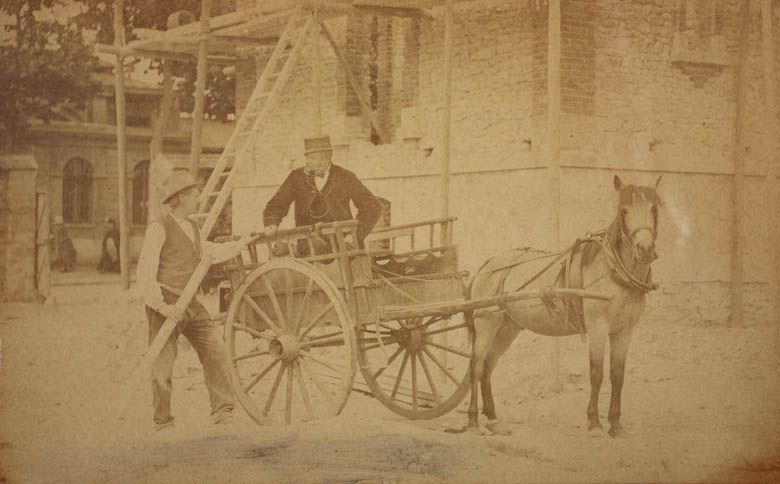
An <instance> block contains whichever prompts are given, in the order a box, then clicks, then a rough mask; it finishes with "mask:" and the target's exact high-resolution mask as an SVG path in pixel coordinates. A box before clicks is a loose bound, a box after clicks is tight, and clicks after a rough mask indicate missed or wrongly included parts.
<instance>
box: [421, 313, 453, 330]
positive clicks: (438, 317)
mask: <svg viewBox="0 0 780 484" xmlns="http://www.w3.org/2000/svg"><path fill="white" fill-rule="evenodd" d="M446 318H447V317H446V316H434V317H432V318H431V319H430V320H429V321H426V322H425V324H423V325H422V326H420V328H421V329H422V328H427V327H428V326H430V325H432V324H433V323H438V322H439V321H442V320H444V319H446Z"/></svg>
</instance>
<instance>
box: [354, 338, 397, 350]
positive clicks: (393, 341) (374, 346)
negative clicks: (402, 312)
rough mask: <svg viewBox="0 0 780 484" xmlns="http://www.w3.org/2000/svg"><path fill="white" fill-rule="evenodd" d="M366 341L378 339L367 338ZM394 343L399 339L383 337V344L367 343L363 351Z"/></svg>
mask: <svg viewBox="0 0 780 484" xmlns="http://www.w3.org/2000/svg"><path fill="white" fill-rule="evenodd" d="M364 341H376V339H374V338H371V339H368V338H367V339H366V340H364ZM393 343H398V340H397V339H395V338H393V339H382V344H379V343H374V344H370V345H366V346H363V347H362V350H363V351H368V350H375V349H377V348H379V347H380V346H384V345H391V344H393Z"/></svg>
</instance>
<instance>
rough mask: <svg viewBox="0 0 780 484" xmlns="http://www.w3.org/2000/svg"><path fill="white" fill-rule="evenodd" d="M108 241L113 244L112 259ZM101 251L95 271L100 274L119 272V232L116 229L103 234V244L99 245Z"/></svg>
mask: <svg viewBox="0 0 780 484" xmlns="http://www.w3.org/2000/svg"><path fill="white" fill-rule="evenodd" d="M109 239H110V240H111V241H112V242H113V243H114V250H115V253H114V257H116V258H114V257H112V256H111V252H110V251H109V249H108V241H109ZM100 246H101V247H102V251H101V253H100V261H99V262H98V266H97V269H98V271H100V272H119V269H120V268H119V231H118V230H117V229H111V230H106V232H105V234H103V242H102V243H101V244H100Z"/></svg>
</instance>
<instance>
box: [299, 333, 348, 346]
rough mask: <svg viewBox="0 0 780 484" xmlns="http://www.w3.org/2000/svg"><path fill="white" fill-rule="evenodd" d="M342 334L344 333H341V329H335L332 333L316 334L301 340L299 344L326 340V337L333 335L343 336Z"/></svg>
mask: <svg viewBox="0 0 780 484" xmlns="http://www.w3.org/2000/svg"><path fill="white" fill-rule="evenodd" d="M343 335H344V333H342V332H341V331H335V332H333V333H328V334H323V335H318V336H315V337H313V338H311V339H307V340H306V341H302V342H301V344H308V343H319V342H320V341H322V340H327V339H328V338H332V337H334V336H343Z"/></svg>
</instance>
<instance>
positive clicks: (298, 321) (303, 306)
mask: <svg viewBox="0 0 780 484" xmlns="http://www.w3.org/2000/svg"><path fill="white" fill-rule="evenodd" d="M313 287H314V279H309V284H308V285H307V286H306V294H304V295H303V300H302V301H301V307H300V308H299V309H298V315H297V316H296V317H295V322H293V334H298V328H299V327H300V325H301V318H302V317H303V313H304V312H305V311H306V303H307V302H309V297H311V290H312V288H313Z"/></svg>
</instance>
